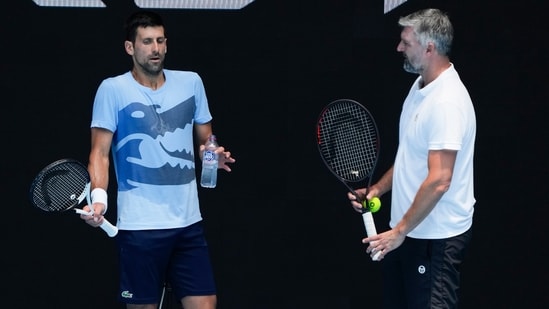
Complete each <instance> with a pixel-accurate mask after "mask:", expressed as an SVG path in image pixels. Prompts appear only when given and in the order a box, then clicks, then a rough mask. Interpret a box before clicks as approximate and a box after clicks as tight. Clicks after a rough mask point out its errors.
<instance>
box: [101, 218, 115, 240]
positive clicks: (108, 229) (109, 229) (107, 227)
mask: <svg viewBox="0 0 549 309" xmlns="http://www.w3.org/2000/svg"><path fill="white" fill-rule="evenodd" d="M99 227H101V228H102V229H103V231H105V233H107V235H109V237H114V236H116V234H118V228H117V227H116V226H114V225H112V224H111V223H110V222H109V221H108V220H107V219H105V218H103V223H101V225H100V226H99Z"/></svg>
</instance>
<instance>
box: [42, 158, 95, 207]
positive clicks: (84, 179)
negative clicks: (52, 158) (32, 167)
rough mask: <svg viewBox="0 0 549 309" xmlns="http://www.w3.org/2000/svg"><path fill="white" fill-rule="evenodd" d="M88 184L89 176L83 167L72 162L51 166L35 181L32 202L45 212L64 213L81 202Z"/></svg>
mask: <svg viewBox="0 0 549 309" xmlns="http://www.w3.org/2000/svg"><path fill="white" fill-rule="evenodd" d="M88 183H89V174H88V172H87V169H86V168H85V167H84V166H83V165H81V164H79V163H74V162H65V163H62V164H58V165H53V166H50V167H48V168H46V169H45V170H43V171H42V173H41V174H40V175H39V177H38V178H37V179H36V180H35V183H34V185H33V190H32V200H33V202H34V204H35V205H36V206H37V207H39V208H41V209H43V210H45V211H64V210H67V209H69V208H71V207H74V206H76V205H78V204H79V203H80V202H81V201H82V200H83V196H85V192H86V187H87V186H88Z"/></svg>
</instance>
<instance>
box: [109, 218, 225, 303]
mask: <svg viewBox="0 0 549 309" xmlns="http://www.w3.org/2000/svg"><path fill="white" fill-rule="evenodd" d="M116 238H117V243H118V246H119V247H118V250H119V251H118V253H119V259H120V260H119V268H120V291H119V293H120V294H119V300H120V301H121V302H123V303H129V304H156V303H158V302H159V301H160V297H161V295H162V288H163V286H164V283H169V284H170V285H171V288H172V291H173V295H174V297H176V299H181V298H183V297H185V296H191V295H214V294H216V288H215V282H214V276H213V270H212V266H211V261H210V256H209V249H208V245H207V243H206V239H205V237H204V230H203V227H202V224H201V222H198V223H195V224H193V225H190V226H188V227H184V228H176V229H166V230H144V231H126V230H120V231H119V232H118V235H117V237H116Z"/></svg>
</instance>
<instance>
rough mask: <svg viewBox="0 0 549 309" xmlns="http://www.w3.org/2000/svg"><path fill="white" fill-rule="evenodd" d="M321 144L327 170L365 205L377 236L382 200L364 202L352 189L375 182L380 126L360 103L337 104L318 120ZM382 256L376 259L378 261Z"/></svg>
mask: <svg viewBox="0 0 549 309" xmlns="http://www.w3.org/2000/svg"><path fill="white" fill-rule="evenodd" d="M317 141H318V151H319V153H320V157H321V158H322V160H323V161H324V163H325V164H326V167H327V168H328V169H329V170H330V171H331V172H332V174H334V175H335V176H336V177H337V179H339V180H340V181H341V182H342V183H343V184H344V185H345V186H346V187H347V188H348V189H349V190H350V191H351V192H352V193H353V194H354V195H355V196H356V197H357V201H359V202H360V203H361V204H362V218H363V221H364V226H365V228H366V233H367V234H368V237H370V236H373V235H376V234H377V231H376V226H375V223H374V217H373V216H372V209H375V208H379V199H377V198H373V199H372V200H371V201H362V200H360V199H359V197H358V195H357V194H356V192H355V190H354V189H353V187H352V186H351V184H352V183H357V182H366V183H367V185H366V188H368V187H370V185H371V182H372V175H373V172H374V169H375V166H376V164H377V159H378V156H379V149H380V147H379V134H378V130H377V125H376V123H375V121H374V118H373V117H372V114H370V112H369V111H368V110H367V109H366V108H365V107H364V106H362V105H361V104H360V103H358V102H356V101H353V100H349V99H340V100H336V101H333V102H331V103H330V104H328V105H327V106H326V107H324V109H323V110H322V112H321V113H320V116H319V117H318V121H317ZM376 204H377V205H376ZM376 206H377V207H376ZM380 253H381V252H378V253H377V254H376V255H375V256H374V257H373V258H372V259H373V260H374V261H375V260H378V258H379V254H380Z"/></svg>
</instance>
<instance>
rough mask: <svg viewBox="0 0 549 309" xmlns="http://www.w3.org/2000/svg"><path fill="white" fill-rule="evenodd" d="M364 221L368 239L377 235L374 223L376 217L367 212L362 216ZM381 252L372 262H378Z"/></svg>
mask: <svg viewBox="0 0 549 309" xmlns="http://www.w3.org/2000/svg"><path fill="white" fill-rule="evenodd" d="M362 220H363V221H364V227H365V228H366V234H368V237H371V236H374V235H377V230H376V225H375V223H374V216H373V215H372V213H371V212H369V211H367V212H364V213H363V214H362ZM380 255H381V251H378V252H377V253H376V254H375V255H374V256H373V257H372V261H378V260H379V256H380Z"/></svg>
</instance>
